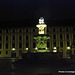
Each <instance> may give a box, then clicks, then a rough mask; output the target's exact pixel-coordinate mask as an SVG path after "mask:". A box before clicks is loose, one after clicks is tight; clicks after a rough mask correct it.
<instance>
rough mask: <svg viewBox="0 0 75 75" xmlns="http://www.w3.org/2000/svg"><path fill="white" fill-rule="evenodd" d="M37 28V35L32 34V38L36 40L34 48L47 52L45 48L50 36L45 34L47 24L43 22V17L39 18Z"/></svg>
mask: <svg viewBox="0 0 75 75" xmlns="http://www.w3.org/2000/svg"><path fill="white" fill-rule="evenodd" d="M36 27H37V28H38V35H36V36H34V39H35V40H36V42H37V45H36V48H35V49H36V50H37V52H49V50H48V48H47V40H48V39H50V37H49V36H48V35H47V25H46V24H45V23H44V18H43V17H41V18H40V19H39V24H38V25H36Z"/></svg>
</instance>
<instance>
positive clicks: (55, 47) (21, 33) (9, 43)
mask: <svg viewBox="0 0 75 75" xmlns="http://www.w3.org/2000/svg"><path fill="white" fill-rule="evenodd" d="M40 24H41V23H40ZM37 27H38V26H37ZM37 27H36V26H35V27H22V28H20V27H17V28H15V29H14V28H10V29H9V28H4V29H3V28H0V57H20V56H21V54H22V53H27V52H32V53H34V52H36V50H37V47H36V46H37V42H36V40H34V36H35V35H38V28H37ZM45 28H46V27H45ZM42 30H43V28H42ZM46 31H47V32H44V31H41V30H40V32H39V34H40V35H41V34H44V33H45V34H47V35H49V37H50V39H49V40H47V47H46V49H48V50H49V52H62V53H63V57H64V58H66V57H69V56H70V52H71V51H72V50H73V51H72V54H75V50H74V49H71V45H72V43H73V41H74V39H75V26H48V27H47V29H46Z"/></svg>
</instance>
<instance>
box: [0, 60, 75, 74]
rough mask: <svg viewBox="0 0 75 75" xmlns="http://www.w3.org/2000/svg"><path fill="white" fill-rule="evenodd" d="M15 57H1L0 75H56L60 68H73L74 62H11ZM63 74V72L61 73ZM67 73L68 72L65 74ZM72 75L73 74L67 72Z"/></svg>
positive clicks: (74, 67)
mask: <svg viewBox="0 0 75 75" xmlns="http://www.w3.org/2000/svg"><path fill="white" fill-rule="evenodd" d="M15 61H17V60H16V59H7V60H6V59H2V60H0V75H44V74H45V75H47V74H48V75H58V71H61V70H74V69H75V64H73V65H72V64H67V65H66V64H62V62H61V63H59V64H56V63H48V64H47V63H46V64H45V63H44V64H43V63H40V64H38V63H33V64H30V63H24V62H26V61H24V62H21V61H19V62H17V63H16V64H15V65H14V64H13V63H14V62H15ZM62 75H63V74H62ZM66 75H68V74H66ZM69 75H73V74H69Z"/></svg>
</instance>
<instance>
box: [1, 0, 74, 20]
mask: <svg viewBox="0 0 75 75" xmlns="http://www.w3.org/2000/svg"><path fill="white" fill-rule="evenodd" d="M41 16H43V17H44V18H45V19H73V18H74V19H75V0H0V21H7V20H24V19H35V18H39V17H41Z"/></svg>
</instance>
